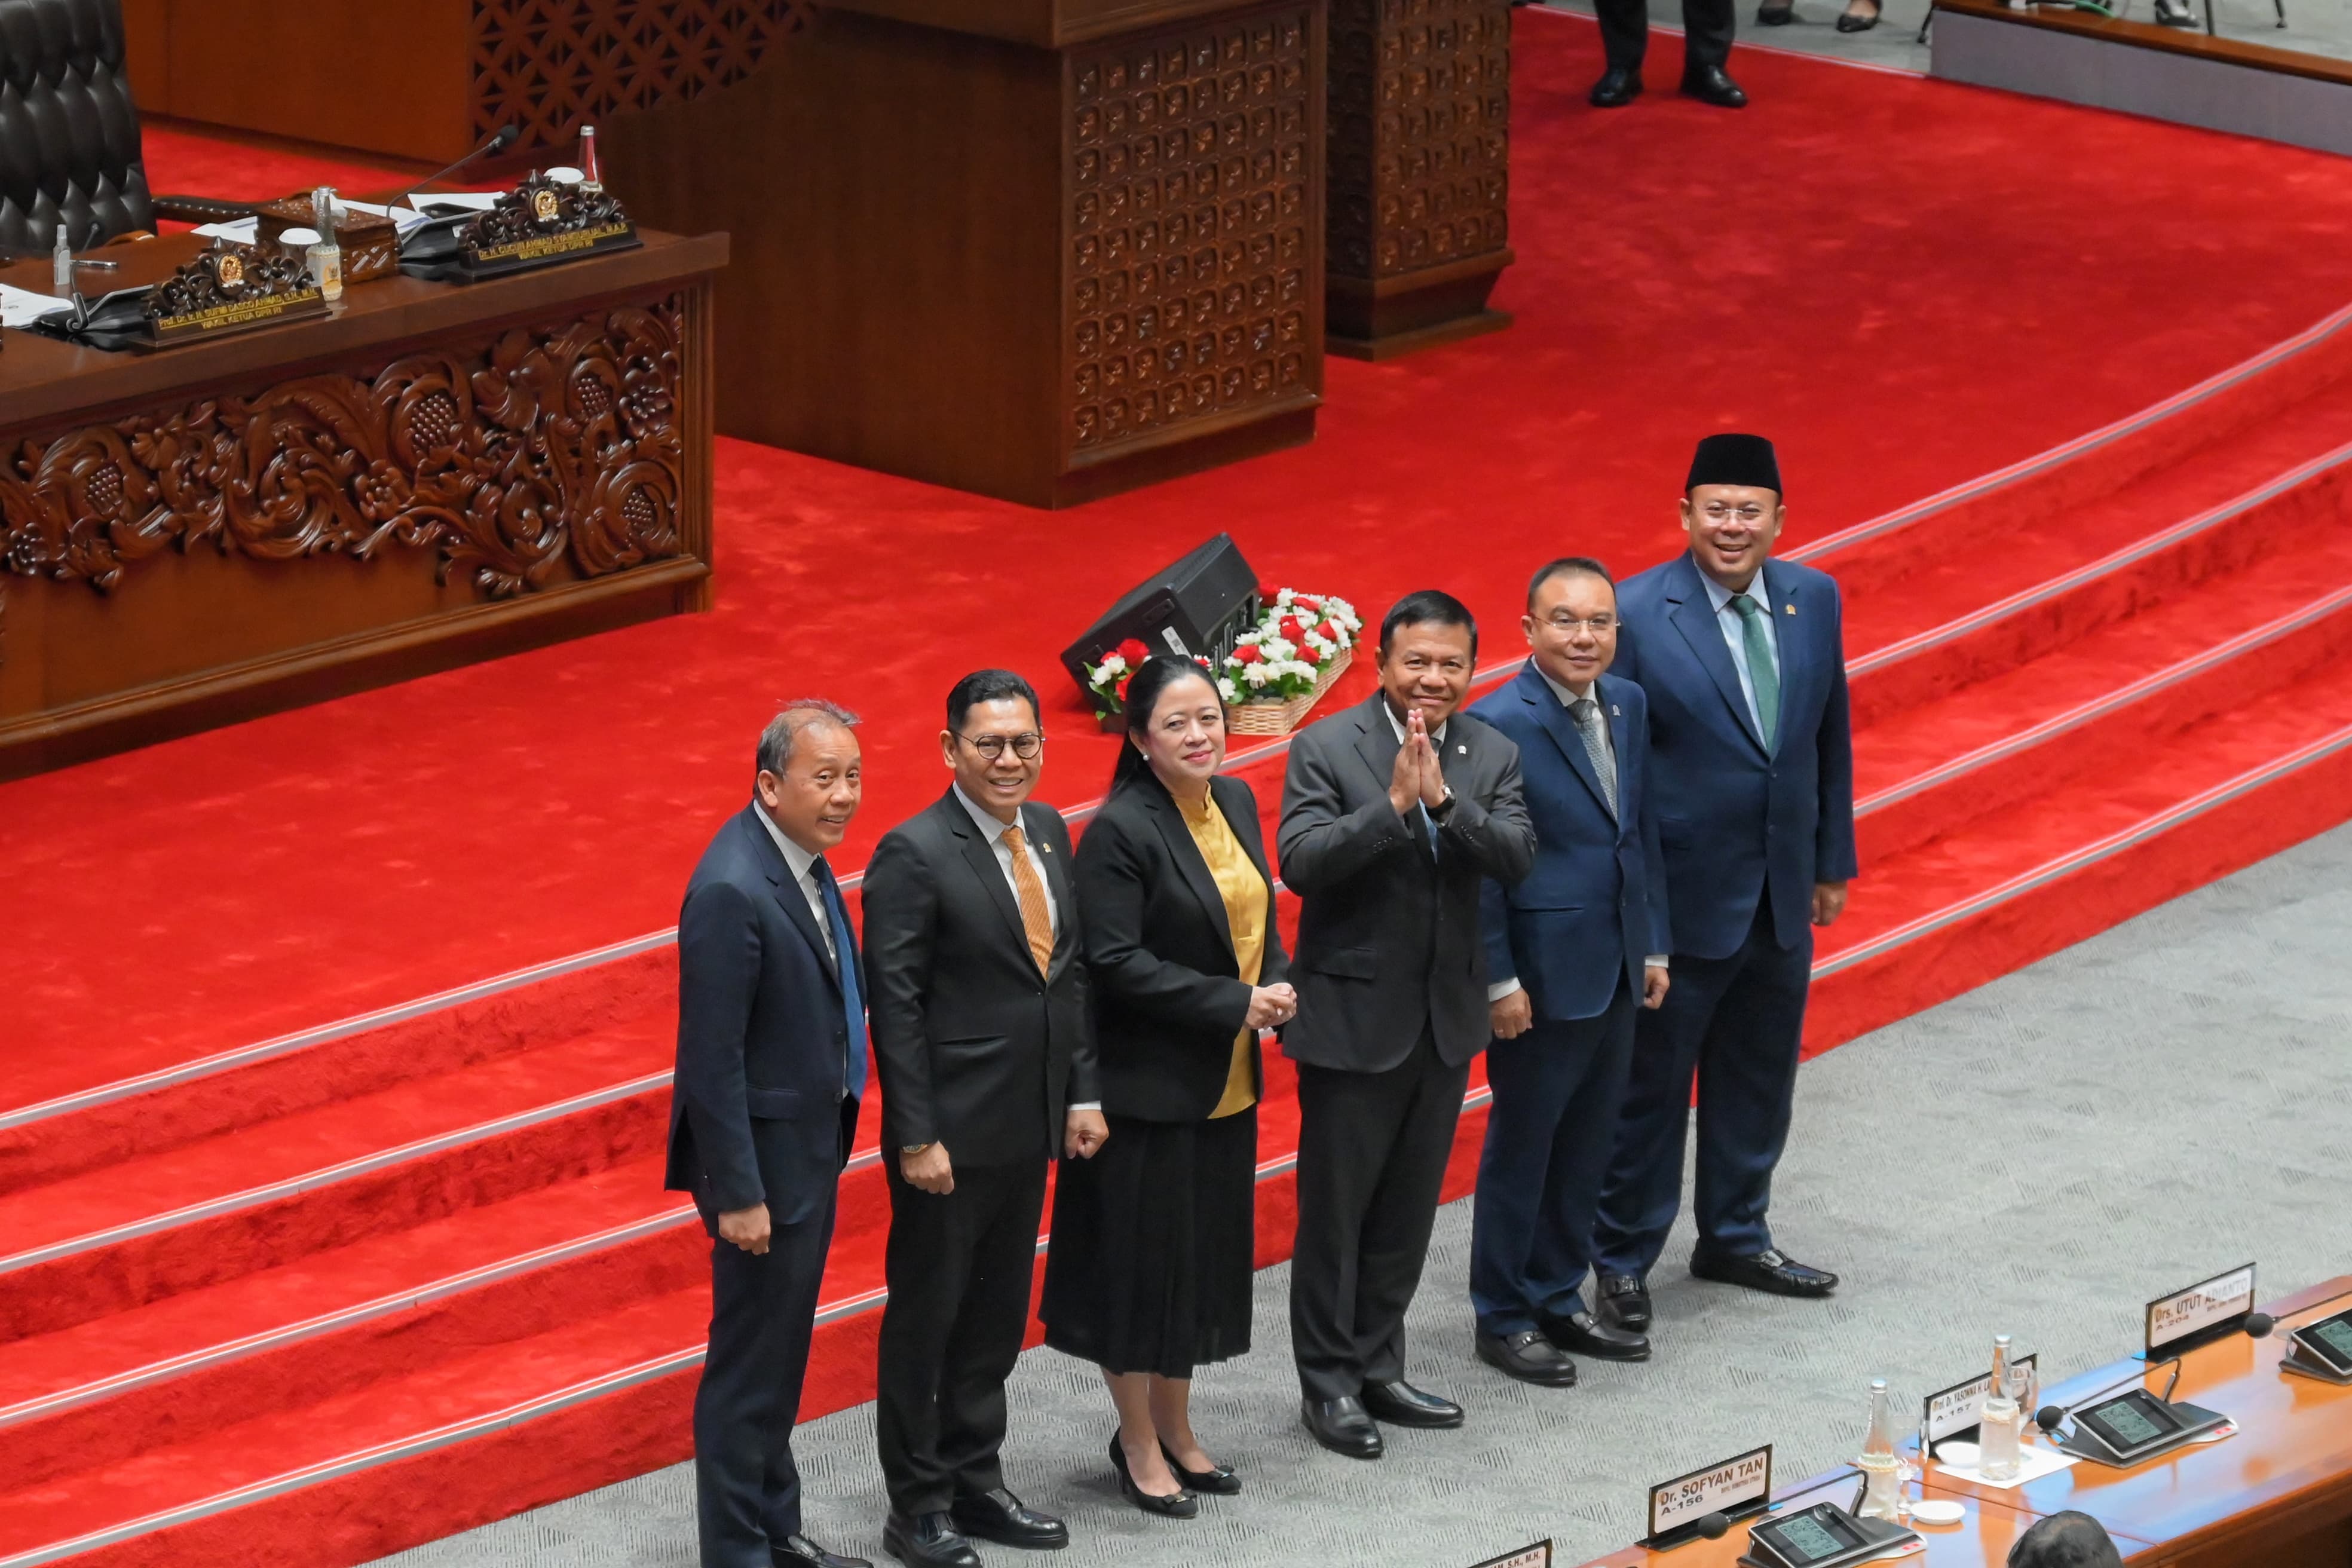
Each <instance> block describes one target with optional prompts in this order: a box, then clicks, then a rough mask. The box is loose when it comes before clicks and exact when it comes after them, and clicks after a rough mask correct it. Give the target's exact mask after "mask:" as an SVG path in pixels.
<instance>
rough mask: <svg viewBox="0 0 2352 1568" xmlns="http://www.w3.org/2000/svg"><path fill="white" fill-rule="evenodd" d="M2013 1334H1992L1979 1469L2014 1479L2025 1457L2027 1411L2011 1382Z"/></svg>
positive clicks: (1980, 1427) (1988, 1474)
mask: <svg viewBox="0 0 2352 1568" xmlns="http://www.w3.org/2000/svg"><path fill="white" fill-rule="evenodd" d="M2009 1380H2010V1371H2009V1336H2008V1335H2007V1334H1995V1335H1994V1336H1993V1337H1992V1386H1991V1387H1990V1388H1989V1389H1987V1390H1986V1391H1985V1402H1984V1414H1983V1415H1980V1416H1979V1417H1978V1418H1977V1422H1978V1424H1977V1473H1978V1474H1979V1475H1981V1476H1982V1477H1984V1479H1987V1480H1989V1481H2013V1480H2015V1479H2017V1475H2018V1471H2019V1470H2021V1468H2024V1461H2023V1460H2022V1459H2021V1458H2020V1457H2019V1454H2018V1438H2019V1436H2020V1435H2021V1433H2022V1432H2023V1430H2024V1427H2025V1411H2024V1410H2023V1408H2022V1407H2021V1406H2020V1405H2018V1403H2017V1396H2016V1395H2015V1394H2011V1392H2010V1386H2009Z"/></svg>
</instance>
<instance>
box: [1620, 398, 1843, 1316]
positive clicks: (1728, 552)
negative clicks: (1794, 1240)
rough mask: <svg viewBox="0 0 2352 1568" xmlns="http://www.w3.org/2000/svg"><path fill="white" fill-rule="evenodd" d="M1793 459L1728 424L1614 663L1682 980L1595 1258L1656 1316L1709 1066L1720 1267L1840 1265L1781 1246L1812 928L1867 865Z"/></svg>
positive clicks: (1694, 465)
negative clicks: (1801, 534)
mask: <svg viewBox="0 0 2352 1568" xmlns="http://www.w3.org/2000/svg"><path fill="white" fill-rule="evenodd" d="M1782 494H1783V491H1782V489H1781V484H1780V464H1779V460H1778V458H1776V456H1775V454H1774V452H1773V450H1772V444H1771V443H1770V442H1769V441H1767V440H1765V439H1764V438H1763V437H1760V436H1742V435H1719V436H1709V437H1706V439H1704V440H1702V441H1701V442H1700V443H1699V444H1698V451H1697V454H1696V457H1695V458H1693V459H1692V462H1691V468H1690V476H1689V479H1688V480H1687V481H1686V483H1685V487H1684V494H1683V499H1682V503H1681V512H1682V523H1683V527H1684V529H1685V531H1687V532H1688V533H1689V535H1690V548H1689V550H1688V551H1686V552H1685V553H1683V554H1681V555H1678V556H1676V557H1675V558H1674V559H1673V560H1671V561H1669V562H1666V563H1664V564H1663V565H1659V566H1654V567H1652V568H1651V569H1650V570H1649V571H1647V572H1644V573H1642V574H1640V575H1639V576H1636V577H1633V578H1630V579H1628V580H1627V582H1626V583H1625V584H1624V585H1623V587H1622V589H1620V591H1619V594H1618V602H1619V616H1620V626H1621V629H1620V631H1619V634H1618V650H1617V663H1616V672H1617V673H1618V674H1620V675H1623V676H1626V677H1629V678H1631V679H1633V680H1635V681H1638V682H1639V683H1640V684H1641V687H1642V689H1643V694H1644V696H1645V697H1646V698H1647V699H1648V701H1649V709H1650V747H1651V760H1650V790H1651V794H1652V796H1653V798H1654V800H1655V801H1656V803H1657V813H1658V827H1659V839H1660V842H1661V846H1662V848H1663V852H1664V861H1665V876H1666V888H1667V896H1666V905H1667V909H1668V910H1669V913H1670V915H1671V923H1672V934H1673V938H1674V947H1673V952H1672V955H1671V960H1670V963H1671V970H1672V973H1673V976H1674V984H1673V988H1672V989H1671V990H1670V991H1669V992H1668V993H1667V994H1666V999H1665V1003H1664V1005H1663V1006H1661V1007H1659V1008H1658V1009H1657V1010H1656V1011H1654V1012H1644V1013H1643V1014H1641V1015H1640V1016H1639V1021H1638V1023H1637V1025H1636V1028H1637V1031H1638V1032H1637V1038H1636V1042H1635V1046H1634V1050H1633V1076H1632V1079H1631V1081H1630V1082H1629V1084H1628V1085H1627V1088H1626V1093H1625V1099H1624V1101H1623V1108H1622V1110H1621V1111H1620V1113H1619V1116H1618V1121H1617V1138H1616V1150H1615V1152H1614V1153H1613V1154H1612V1157H1611V1163H1610V1170H1609V1173H1608V1175H1607V1176H1606V1177H1605V1178H1604V1179H1603V1181H1602V1184H1601V1204H1600V1216H1599V1223H1598V1226H1596V1229H1595V1234H1594V1237H1593V1261H1594V1265H1595V1270H1596V1272H1597V1273H1598V1274H1599V1275H1600V1281H1601V1282H1600V1297H1601V1302H1600V1304H1601V1308H1602V1309H1603V1311H1604V1313H1605V1314H1606V1315H1607V1316H1608V1317H1609V1318H1611V1319H1612V1320H1613V1321H1615V1322H1616V1323H1617V1324H1618V1325H1619V1326H1620V1327H1622V1328H1625V1329H1630V1330H1633V1331H1643V1330H1646V1329H1647V1328H1648V1326H1649V1323H1650V1291H1649V1272H1650V1269H1651V1268H1652V1267H1654V1265H1655V1264H1656V1262H1657V1260H1658V1257H1659V1254H1660V1253H1661V1252H1663V1251H1664V1247H1665V1242H1666V1233H1667V1232H1668V1230H1670V1229H1671V1228H1672V1227H1673V1225H1674V1222H1675V1213H1676V1211H1677V1210H1678V1209H1679V1208H1680V1207H1681V1204H1682V1172H1683V1143H1684V1135H1685V1130H1686V1128H1687V1127H1688V1125H1689V1121H1690V1098H1691V1077H1692V1074H1693V1072H1694V1071H1696V1074H1697V1077H1698V1138H1697V1145H1698V1152H1697V1162H1698V1176H1697V1190H1696V1194H1695V1196H1694V1198H1693V1202H1692V1208H1693V1211H1694V1218H1695V1219H1696V1222H1697V1226H1698V1244H1697V1247H1696V1250H1695V1251H1694V1252H1693V1253H1692V1255H1691V1272H1692V1273H1693V1274H1696V1275H1697V1276H1698V1277H1699V1278H1700V1279H1714V1280H1719V1281H1722V1282H1724V1283H1727V1284H1732V1285H1742V1286H1746V1287H1748V1289H1755V1290H1762V1291H1767V1292H1769V1293H1771V1294H1774V1295H1780V1296H1826V1295H1828V1294H1829V1293H1830V1291H1831V1290H1832V1289H1835V1288H1836V1285H1837V1276H1836V1275H1834V1274H1830V1273H1827V1272H1824V1271H1823V1270H1822V1269H1819V1268H1807V1267H1806V1266H1805V1265H1803V1264H1801V1263H1799V1262H1797V1261H1795V1260H1794V1259H1792V1258H1790V1257H1788V1256H1787V1255H1786V1254H1784V1253H1782V1252H1781V1251H1780V1250H1779V1249H1778V1248H1777V1247H1774V1246H1773V1243H1772V1232H1771V1228H1770V1226H1769V1224H1768V1223H1767V1221H1766V1217H1765V1211H1766V1209H1767V1207H1768V1206H1769V1203H1770V1200H1771V1192H1772V1170H1773V1167H1774V1166H1775V1165H1776V1164H1778V1163H1780V1150H1781V1146H1782V1145H1783V1143H1784V1142H1786V1141H1787V1138H1788V1132H1789V1112H1790V1102H1791V1099H1792V1097H1793V1094H1794V1092H1795V1089H1796V1074H1797V1042H1798V1037H1799V1036H1800V1034H1801V1032H1802V1029H1803V1026H1804V1018H1805V995H1806V991H1807V989H1808V986H1809V985H1810V984H1811V973H1812V956H1813V935H1812V928H1813V927H1814V926H1826V925H1828V924H1830V923H1831V922H1832V921H1834V920H1836V919H1837V918H1838V915H1839V912H1840V911H1841V910H1843V909H1844V908H1845V898H1846V882H1847V879H1850V878H1851V877H1853V874H1854V844H1853V734H1852V730H1851V727H1850V725H1849V722H1848V715H1847V703H1846V680H1845V648H1844V637H1843V633H1842V629H1841V628H1842V611H1841V606H1840V604H1839V599H1838V588H1837V584H1836V583H1835V581H1833V580H1832V578H1830V577H1829V576H1828V575H1827V574H1824V573H1821V572H1816V571H1814V570H1812V569H1811V568H1810V567H1806V566H1800V565H1797V564H1795V563H1793V562H1787V561H1776V560H1773V559H1771V552H1772V544H1773V542H1774V541H1775V540H1777V539H1779V538H1780V528H1781V523H1782V521H1783V509H1782V506H1781V497H1782Z"/></svg>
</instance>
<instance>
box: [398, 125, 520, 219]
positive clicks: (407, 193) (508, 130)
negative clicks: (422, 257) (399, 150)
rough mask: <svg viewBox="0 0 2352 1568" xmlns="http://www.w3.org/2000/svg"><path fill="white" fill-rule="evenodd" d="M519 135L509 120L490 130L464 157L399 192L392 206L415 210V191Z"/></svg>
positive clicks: (504, 146) (503, 147) (496, 151)
mask: <svg viewBox="0 0 2352 1568" xmlns="http://www.w3.org/2000/svg"><path fill="white" fill-rule="evenodd" d="M521 136H522V132H521V130H520V127H518V126H516V125H515V124H513V123H512V122H511V121H509V123H507V124H505V125H501V126H499V128H498V129H497V130H496V131H493V132H490V133H489V135H488V136H487V137H485V138H484V139H483V140H482V142H481V144H480V145H478V146H477V147H476V148H475V149H474V150H473V151H472V152H470V153H467V154H466V155H465V156H464V157H462V158H460V159H458V160H457V162H456V163H452V164H450V165H449V166H448V167H447V168H446V169H444V170H442V171H441V172H440V173H439V174H427V175H425V178H423V179H421V180H419V181H417V182H416V183H415V184H413V185H411V186H409V187H408V189H406V190H404V191H403V192H401V194H400V199H399V200H398V201H396V202H394V203H393V204H392V206H394V207H407V208H408V209H409V210H410V211H411V212H415V211H416V208H415V205H413V203H414V202H415V196H416V193H417V192H419V191H421V190H423V189H424V188H425V186H427V185H430V184H436V183H437V182H439V181H442V180H446V179H447V178H448V177H449V176H450V175H452V174H456V173H457V171H458V170H460V169H462V168H464V167H465V166H466V165H467V164H468V163H472V162H474V161H475V160H476V159H478V158H489V157H495V156H496V155H497V154H499V153H503V152H505V151H506V150H507V149H508V148H509V147H511V146H513V145H514V144H515V142H517V141H519V140H520V138H521ZM385 210H386V211H389V210H390V208H386V209H385ZM418 216H423V215H422V214H419V215H418Z"/></svg>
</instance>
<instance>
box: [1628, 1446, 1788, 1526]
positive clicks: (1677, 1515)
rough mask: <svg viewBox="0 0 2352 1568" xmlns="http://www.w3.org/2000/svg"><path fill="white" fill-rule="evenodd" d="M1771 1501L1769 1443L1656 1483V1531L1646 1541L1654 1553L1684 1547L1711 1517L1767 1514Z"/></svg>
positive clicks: (1652, 1502) (1652, 1506)
mask: <svg viewBox="0 0 2352 1568" xmlns="http://www.w3.org/2000/svg"><path fill="white" fill-rule="evenodd" d="M1771 1500H1772V1445H1771V1444H1769V1443H1767V1444H1765V1445H1764V1446H1763V1447H1760V1448H1750V1449H1749V1450H1748V1452H1746V1453H1744V1454H1735V1455H1733V1456H1732V1457H1731V1458H1727V1459H1725V1460H1722V1461H1721V1462H1719V1463H1717V1464H1712V1465H1707V1466H1706V1467H1704V1468H1699V1469H1696V1470H1693V1471H1691V1472H1690V1473H1689V1474H1688V1475H1682V1476H1676V1477H1675V1479H1672V1480H1669V1481H1660V1482H1659V1483H1658V1484H1657V1485H1656V1486H1654V1487H1652V1488H1651V1489H1650V1512H1649V1518H1650V1533H1649V1535H1648V1537H1647V1538H1646V1539H1644V1540H1643V1542H1642V1544H1643V1545H1644V1546H1646V1547H1648V1548H1650V1549H1651V1550H1652V1551H1654V1552H1655V1551H1664V1550H1666V1549H1669V1548H1672V1547H1675V1546H1680V1545H1681V1544H1683V1543H1684V1542H1686V1541H1691V1540H1695V1539H1696V1537H1697V1535H1698V1521H1700V1520H1701V1519H1703V1518H1705V1517H1706V1515H1708V1514H1710V1513H1719V1514H1721V1515H1723V1516H1724V1517H1725V1518H1726V1519H1741V1518H1745V1517H1746V1516H1748V1514H1751V1513H1761V1512H1762V1511H1764V1510H1765V1508H1766V1507H1767V1506H1769V1503H1770V1502H1771Z"/></svg>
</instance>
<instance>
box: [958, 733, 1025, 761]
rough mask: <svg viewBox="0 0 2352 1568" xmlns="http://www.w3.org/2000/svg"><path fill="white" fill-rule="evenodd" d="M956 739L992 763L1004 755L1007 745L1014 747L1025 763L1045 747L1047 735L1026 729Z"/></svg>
mask: <svg viewBox="0 0 2352 1568" xmlns="http://www.w3.org/2000/svg"><path fill="white" fill-rule="evenodd" d="M956 739H957V740H959V741H961V742H963V743H964V744H965V745H967V746H970V747H971V749H972V750H973V751H975V752H979V753H980V754H981V755H982V756H983V757H986V758H987V759H988V760H989V761H990V762H994V761H996V760H997V759H998V758H999V757H1001V756H1003V755H1004V748H1005V747H1007V746H1010V747H1012V748H1013V755H1014V756H1016V757H1018V758H1020V759H1021V760H1022V761H1023V762H1024V763H1025V762H1027V761H1028V760H1029V759H1030V758H1032V757H1034V756H1035V755H1036V754H1037V753H1038V752H1041V751H1043V750H1045V736H1043V735H1041V734H1039V733H1037V731H1034V730H1026V731H1023V732H1022V733H1020V734H1018V735H981V736H978V737H974V736H971V735H958V736H957V737H956Z"/></svg>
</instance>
